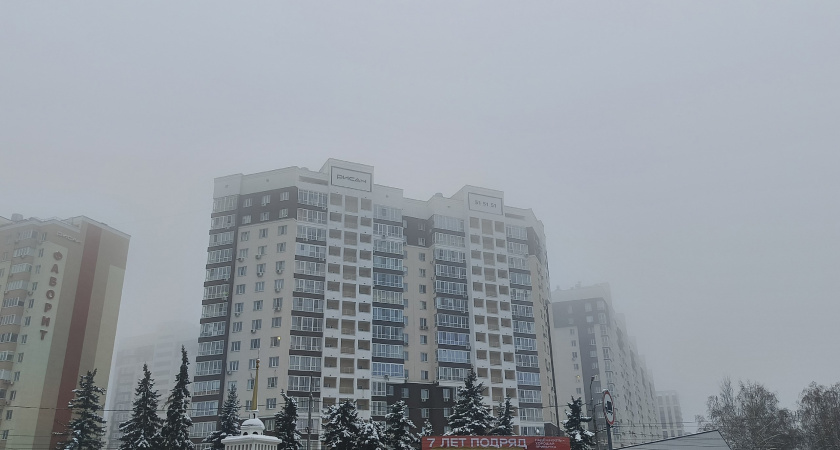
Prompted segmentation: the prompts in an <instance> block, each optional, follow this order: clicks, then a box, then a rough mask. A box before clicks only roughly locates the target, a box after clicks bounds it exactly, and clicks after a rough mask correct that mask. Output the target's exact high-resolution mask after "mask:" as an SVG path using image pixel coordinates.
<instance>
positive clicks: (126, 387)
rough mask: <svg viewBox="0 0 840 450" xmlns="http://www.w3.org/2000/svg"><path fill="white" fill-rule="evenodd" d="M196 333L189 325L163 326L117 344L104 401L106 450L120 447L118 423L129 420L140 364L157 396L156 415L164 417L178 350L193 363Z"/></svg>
mask: <svg viewBox="0 0 840 450" xmlns="http://www.w3.org/2000/svg"><path fill="white" fill-rule="evenodd" d="M197 332H198V326H197V325H195V324H193V323H189V322H163V323H160V324H158V325H157V327H156V328H155V331H153V332H150V333H148V334H144V335H140V336H131V337H128V338H125V339H122V340H120V343H119V344H117V350H116V358H115V361H114V370H113V372H112V379H113V382H112V383H111V388H110V389H109V390H108V396H107V401H106V403H107V405H108V407H107V408H106V409H107V410H108V413H109V417H107V418H106V419H107V425H106V426H107V432H106V434H105V439H106V443H107V445H106V447H107V448H117V447H119V445H120V441H119V438H120V436H122V433H120V423H122V422H125V421H126V420H128V419H129V418H130V417H131V410H132V402H133V401H134V389H135V388H136V387H137V381H138V380H139V379H140V378H142V377H143V364H144V363H145V364H148V365H149V371H150V372H151V373H152V378H153V379H154V380H155V389H156V390H157V391H158V393H159V394H160V403H159V404H158V409H159V410H160V413H159V415H160V416H161V417H165V416H166V414H165V410H164V403H165V402H166V397H167V396H168V395H169V391H171V390H172V387H173V386H174V385H175V375H177V374H178V371H179V369H180V367H181V346H182V345H183V346H184V347H186V349H187V354H188V355H189V356H190V360H193V361H194V360H195V354H196V352H197V351H198V343H197V342H196V340H195V334H196V333H197Z"/></svg>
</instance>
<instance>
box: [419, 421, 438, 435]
mask: <svg viewBox="0 0 840 450" xmlns="http://www.w3.org/2000/svg"><path fill="white" fill-rule="evenodd" d="M434 434H435V429H434V427H432V423H431V422H429V419H426V421H425V422H423V428H422V429H421V430H420V437H421V438H424V437H426V436H434Z"/></svg>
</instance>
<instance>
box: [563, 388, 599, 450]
mask: <svg viewBox="0 0 840 450" xmlns="http://www.w3.org/2000/svg"><path fill="white" fill-rule="evenodd" d="M566 406H568V407H569V411H566V420H564V421H563V428H564V429H565V430H566V435H567V436H569V443H570V444H571V449H572V450H589V449H591V448H592V443H593V442H592V437H593V436H595V433H593V432H591V431H589V430H586V429H584V428H583V424H585V423H588V422H591V421H592V418H591V417H586V416H582V415H581V412H582V410H583V402H582V401H581V400H580V397H578V398H577V399H575V398H574V397H572V401H571V402H570V403H566Z"/></svg>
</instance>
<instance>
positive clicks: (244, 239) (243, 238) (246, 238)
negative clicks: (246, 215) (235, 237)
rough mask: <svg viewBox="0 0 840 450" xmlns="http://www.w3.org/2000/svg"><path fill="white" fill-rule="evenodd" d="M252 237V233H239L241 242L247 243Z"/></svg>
mask: <svg viewBox="0 0 840 450" xmlns="http://www.w3.org/2000/svg"><path fill="white" fill-rule="evenodd" d="M250 236H251V232H250V231H243V232H241V233H239V242H245V241H247V240H248V238H249V237H250Z"/></svg>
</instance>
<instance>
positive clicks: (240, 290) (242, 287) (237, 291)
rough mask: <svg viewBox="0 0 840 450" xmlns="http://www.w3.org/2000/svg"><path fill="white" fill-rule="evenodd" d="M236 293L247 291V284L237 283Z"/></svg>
mask: <svg viewBox="0 0 840 450" xmlns="http://www.w3.org/2000/svg"><path fill="white" fill-rule="evenodd" d="M236 293H237V294H244V293H245V285H244V284H237V285H236Z"/></svg>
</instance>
